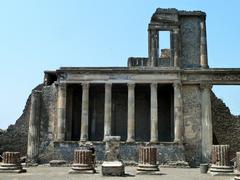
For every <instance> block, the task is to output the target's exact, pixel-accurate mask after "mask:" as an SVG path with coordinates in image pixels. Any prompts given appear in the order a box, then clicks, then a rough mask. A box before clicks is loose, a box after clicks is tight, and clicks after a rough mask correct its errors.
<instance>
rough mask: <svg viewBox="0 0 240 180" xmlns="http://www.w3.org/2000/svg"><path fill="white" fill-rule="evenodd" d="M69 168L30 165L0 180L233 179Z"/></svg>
mask: <svg viewBox="0 0 240 180" xmlns="http://www.w3.org/2000/svg"><path fill="white" fill-rule="evenodd" d="M70 169H71V168H70V167H48V166H38V167H30V168H27V173H22V174H9V173H1V174H0V180H49V179H50V180H75V179H76V180H81V179H82V180H98V179H99V180H100V179H107V180H111V179H114V180H117V179H126V180H128V179H129V180H134V179H139V180H154V179H159V180H233V176H211V175H208V174H200V170H199V169H198V168H191V169H176V168H161V169H160V175H136V167H126V168H125V172H126V174H127V175H126V176H125V177H106V176H102V174H101V169H100V167H98V168H97V173H96V174H68V171H69V170H70Z"/></svg>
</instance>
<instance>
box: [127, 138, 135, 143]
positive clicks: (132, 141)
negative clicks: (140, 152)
mask: <svg viewBox="0 0 240 180" xmlns="http://www.w3.org/2000/svg"><path fill="white" fill-rule="evenodd" d="M127 142H128V143H134V142H135V140H134V139H133V138H131V139H127Z"/></svg>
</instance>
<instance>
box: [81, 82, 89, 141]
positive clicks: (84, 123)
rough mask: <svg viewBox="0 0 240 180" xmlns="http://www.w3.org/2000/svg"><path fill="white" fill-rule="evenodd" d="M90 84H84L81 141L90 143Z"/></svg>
mask: <svg viewBox="0 0 240 180" xmlns="http://www.w3.org/2000/svg"><path fill="white" fill-rule="evenodd" d="M88 110H89V83H82V116H81V137H80V141H88Z"/></svg>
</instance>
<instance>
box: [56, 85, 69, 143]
mask: <svg viewBox="0 0 240 180" xmlns="http://www.w3.org/2000/svg"><path fill="white" fill-rule="evenodd" d="M66 89H67V88H66V84H58V100H57V140H58V141H64V140H65V129H66Z"/></svg>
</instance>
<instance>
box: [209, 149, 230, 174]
mask: <svg viewBox="0 0 240 180" xmlns="http://www.w3.org/2000/svg"><path fill="white" fill-rule="evenodd" d="M229 149H230V146H229V145H213V146H212V162H211V163H212V164H211V168H210V172H211V173H212V174H215V175H216V174H222V175H223V174H225V175H227V174H229V173H233V167H232V166H230V159H229Z"/></svg>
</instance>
